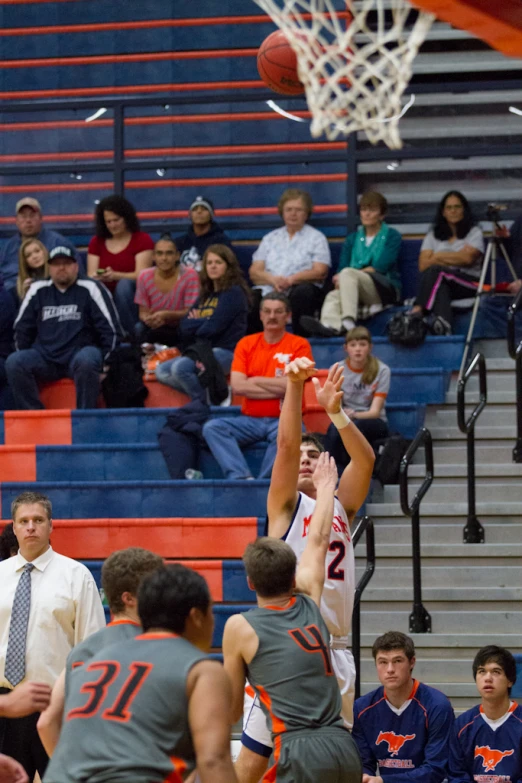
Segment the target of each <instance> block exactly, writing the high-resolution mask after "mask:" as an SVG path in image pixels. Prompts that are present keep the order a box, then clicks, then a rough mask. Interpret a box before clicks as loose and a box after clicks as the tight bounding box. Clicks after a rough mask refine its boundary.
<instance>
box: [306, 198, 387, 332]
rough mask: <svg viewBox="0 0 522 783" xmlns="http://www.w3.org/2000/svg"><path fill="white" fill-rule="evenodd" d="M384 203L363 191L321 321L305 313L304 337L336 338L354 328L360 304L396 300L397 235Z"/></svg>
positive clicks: (383, 199) (385, 302)
mask: <svg viewBox="0 0 522 783" xmlns="http://www.w3.org/2000/svg"><path fill="white" fill-rule="evenodd" d="M387 211H388V202H387V201H386V199H385V198H384V196H383V195H382V194H381V193H377V192H376V191H368V192H367V193H365V194H364V195H363V197H362V198H361V204H360V207H359V213H360V216H361V225H360V226H359V228H358V229H357V231H354V232H353V233H352V234H348V236H347V237H346V241H345V243H344V245H343V249H342V251H341V260H340V262H339V268H338V270H337V274H336V275H334V276H333V278H332V282H333V284H334V290H333V291H330V293H329V294H327V295H326V298H325V300H324V304H323V307H322V309H321V320H318V319H317V318H311V317H310V316H306V315H304V316H303V317H302V319H301V326H302V327H303V329H305V332H306V333H307V334H312V335H318V336H319V337H337V336H338V335H340V334H343V333H344V332H349V331H350V329H353V327H354V326H355V322H356V320H357V313H358V309H359V306H360V305H391V304H397V302H398V301H399V299H400V293H401V281H400V276H399V270H398V266H397V259H398V257H399V250H400V247H401V242H402V237H401V235H400V234H399V232H398V231H396V230H395V229H394V228H391V227H390V226H388V224H387V223H385V222H384V218H385V216H386V212H387Z"/></svg>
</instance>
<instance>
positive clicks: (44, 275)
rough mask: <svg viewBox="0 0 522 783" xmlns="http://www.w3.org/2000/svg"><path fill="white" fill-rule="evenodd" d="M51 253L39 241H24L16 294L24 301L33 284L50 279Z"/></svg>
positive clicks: (20, 253)
mask: <svg viewBox="0 0 522 783" xmlns="http://www.w3.org/2000/svg"><path fill="white" fill-rule="evenodd" d="M48 261H49V252H48V250H47V248H46V247H45V245H44V243H43V242H40V240H39V239H24V241H23V242H22V244H21V245H20V252H19V254H18V277H17V279H16V293H17V294H18V299H19V300H20V301H22V299H23V298H24V296H25V295H26V293H27V291H28V290H29V286H30V285H31V283H34V282H35V280H47V279H48V278H49V267H48Z"/></svg>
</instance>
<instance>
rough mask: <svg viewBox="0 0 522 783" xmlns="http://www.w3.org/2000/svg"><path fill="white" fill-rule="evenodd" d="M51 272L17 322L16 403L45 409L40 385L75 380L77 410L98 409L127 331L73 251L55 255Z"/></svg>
mask: <svg viewBox="0 0 522 783" xmlns="http://www.w3.org/2000/svg"><path fill="white" fill-rule="evenodd" d="M49 274H50V277H51V279H50V280H42V281H40V282H37V283H33V284H32V286H31V287H30V289H29V292H28V293H27V296H26V297H25V299H24V301H23V302H22V306H21V307H20V312H19V313H18V317H17V319H16V321H15V324H14V331H15V346H16V352H15V353H12V354H11V355H10V356H9V357H8V358H7V361H6V365H5V369H6V373H7V379H8V381H9V385H10V387H11V390H12V392H13V396H14V399H15V405H16V407H17V408H18V409H19V410H35V409H38V408H43V405H42V402H41V400H40V395H39V392H38V382H42V381H43V382H46V381H47V382H49V381H57V380H59V379H60V378H73V380H74V383H75V386H76V407H77V408H95V407H96V400H97V398H98V394H99V391H100V373H101V372H102V370H103V366H104V364H105V363H106V362H107V361H108V359H109V356H110V354H111V352H112V351H113V350H114V348H115V347H116V345H117V343H118V339H119V335H120V331H121V327H120V324H119V321H118V317H117V315H116V311H115V308H114V303H113V301H112V297H111V295H110V293H109V292H108V291H107V290H106V289H105V288H104V287H103V286H102V285H101V284H99V283H97V282H96V281H94V280H81V279H79V278H78V263H77V262H76V259H75V256H74V253H73V251H72V250H71V249H70V248H69V247H65V246H63V247H56V248H55V249H54V250H52V251H51V254H50V256H49Z"/></svg>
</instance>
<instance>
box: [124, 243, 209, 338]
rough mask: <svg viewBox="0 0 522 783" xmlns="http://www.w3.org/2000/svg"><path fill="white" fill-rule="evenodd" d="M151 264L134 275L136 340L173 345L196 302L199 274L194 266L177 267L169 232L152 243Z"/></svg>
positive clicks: (174, 248) (177, 252) (176, 256)
mask: <svg viewBox="0 0 522 783" xmlns="http://www.w3.org/2000/svg"><path fill="white" fill-rule="evenodd" d="M153 259H154V264H155V265H154V266H153V267H151V268H150V269H144V270H143V272H141V273H140V276H139V277H138V285H137V288H136V296H135V298H134V301H135V303H136V304H137V305H139V308H140V311H139V314H140V321H139V323H138V324H137V326H136V328H135V332H136V335H137V337H138V339H139V340H140V342H147V343H162V344H163V345H175V344H176V342H177V340H178V325H179V322H180V321H181V319H182V318H183V317H184V316H185V315H187V313H188V312H189V310H190V308H191V307H192V306H193V305H194V304H195V303H196V300H197V298H198V296H199V277H198V274H197V272H196V271H195V270H194V269H190V268H189V267H180V260H179V250H178V249H177V247H176V243H175V242H174V240H173V239H172V237H171V236H170V234H164V235H163V236H162V237H160V238H159V239H158V241H157V242H156V244H155V245H154V256H153Z"/></svg>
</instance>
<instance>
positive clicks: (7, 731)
mask: <svg viewBox="0 0 522 783" xmlns="http://www.w3.org/2000/svg"><path fill="white" fill-rule="evenodd" d="M11 514H12V518H13V530H14V533H15V536H16V538H17V540H18V546H19V550H18V554H17V555H16V556H15V557H11V558H9V559H8V560H3V561H2V562H1V563H0V584H1V586H2V589H1V590H0V694H6V693H9V692H10V691H11V690H12V689H13V688H16V687H20V684H21V683H26V682H28V681H34V682H37V683H43V684H46V685H49V686H51V687H52V686H53V685H54V682H55V680H56V679H57V677H58V675H59V674H60V672H61V671H62V669H63V667H64V665H65V661H66V658H67V655H68V654H69V652H70V650H71V649H72V648H73V646H74V645H75V644H78V642H81V641H82V640H83V639H85V638H86V637H87V636H89V635H90V634H92V633H94V632H95V631H98V630H99V629H100V628H102V627H103V626H104V625H105V613H104V610H103V606H102V603H101V599H100V595H99V592H98V589H97V587H96V583H95V581H94V579H93V577H92V575H91V574H90V572H89V571H88V570H87V568H85V566H83V565H82V564H81V563H77V562H76V561H75V560H71V559H70V558H68V557H64V556H63V555H59V554H58V553H57V552H54V551H53V549H52V548H51V546H50V535H51V531H52V527H53V526H52V507H51V502H50V500H49V499H48V498H47V497H46V496H45V495H42V494H40V493H39V492H22V493H21V494H20V495H19V496H18V497H17V498H16V499H15V500H14V501H13V503H12V506H11ZM38 716H39V713H38V712H35V713H33V714H32V715H28V716H27V717H25V718H17V719H16V720H13V719H10V718H0V753H5V754H7V755H8V756H12V757H13V758H14V759H16V760H17V761H19V762H20V763H21V764H22V766H23V767H24V769H25V771H26V773H27V775H28V777H29V780H33V778H34V775H35V772H36V771H38V773H39V775H40V777H43V775H44V772H45V768H46V766H47V761H48V758H47V754H46V753H45V750H44V749H43V746H42V744H41V742H40V739H39V737H38V733H37V730H36V723H37V720H38Z"/></svg>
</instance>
